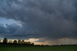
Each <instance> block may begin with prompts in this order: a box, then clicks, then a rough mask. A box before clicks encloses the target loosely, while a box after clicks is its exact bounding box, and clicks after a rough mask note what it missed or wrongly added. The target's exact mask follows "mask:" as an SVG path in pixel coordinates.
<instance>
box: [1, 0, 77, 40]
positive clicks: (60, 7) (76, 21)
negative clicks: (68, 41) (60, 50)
mask: <svg viewBox="0 0 77 51" xmlns="http://www.w3.org/2000/svg"><path fill="white" fill-rule="evenodd" d="M76 3H77V1H76V0H0V17H3V18H7V19H14V20H16V21H20V22H22V28H19V26H15V25H7V28H6V29H5V28H4V27H3V26H0V29H1V30H0V35H4V36H5V37H7V36H9V37H10V36H13V35H14V37H15V36H16V37H24V38H25V37H29V38H30V37H31V38H41V37H46V38H48V39H60V38H77V4H76ZM5 30H9V33H7V34H6V33H4V32H6V31H5ZM5 34H6V35H5Z"/></svg>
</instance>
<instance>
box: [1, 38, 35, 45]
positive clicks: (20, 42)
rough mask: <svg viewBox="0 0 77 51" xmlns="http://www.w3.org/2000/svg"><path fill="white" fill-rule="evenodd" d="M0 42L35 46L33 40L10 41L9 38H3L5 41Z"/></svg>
mask: <svg viewBox="0 0 77 51" xmlns="http://www.w3.org/2000/svg"><path fill="white" fill-rule="evenodd" d="M0 44H12V45H28V46H34V43H32V42H29V41H28V42H25V41H24V40H14V41H11V40H10V41H8V39H7V38H4V39H3V42H1V40H0Z"/></svg>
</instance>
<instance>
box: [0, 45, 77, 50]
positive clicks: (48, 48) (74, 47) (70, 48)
mask: <svg viewBox="0 0 77 51" xmlns="http://www.w3.org/2000/svg"><path fill="white" fill-rule="evenodd" d="M0 51H77V46H45V47H42V46H39V47H38V46H34V47H6V46H5V47H0Z"/></svg>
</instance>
